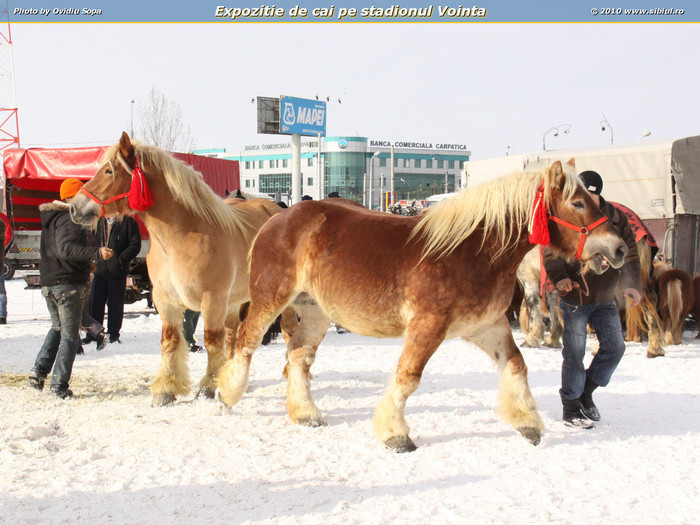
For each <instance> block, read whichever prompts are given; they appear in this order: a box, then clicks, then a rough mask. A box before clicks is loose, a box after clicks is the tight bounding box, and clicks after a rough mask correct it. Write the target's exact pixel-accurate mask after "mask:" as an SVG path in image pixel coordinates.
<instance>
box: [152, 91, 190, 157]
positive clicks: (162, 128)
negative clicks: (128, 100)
mask: <svg viewBox="0 0 700 525" xmlns="http://www.w3.org/2000/svg"><path fill="white" fill-rule="evenodd" d="M139 113H140V117H141V118H140V120H141V123H140V124H141V125H140V127H139V134H140V135H141V136H140V137H139V138H140V139H141V140H142V141H143V142H144V143H146V144H153V145H154V146H158V147H159V148H162V149H164V150H166V151H180V152H187V151H193V150H194V148H195V141H194V138H193V137H192V133H191V131H190V128H189V126H187V127H185V125H184V124H183V122H182V110H181V109H180V104H178V103H177V102H175V101H172V100H168V98H167V97H166V96H165V95H164V94H163V93H161V92H160V91H158V90H156V88H151V92H150V93H149V95H148V99H147V100H146V102H145V103H144V104H139Z"/></svg>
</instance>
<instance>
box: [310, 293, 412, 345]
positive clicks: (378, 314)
mask: <svg viewBox="0 0 700 525" xmlns="http://www.w3.org/2000/svg"><path fill="white" fill-rule="evenodd" d="M316 301H317V302H318V304H319V306H320V307H321V309H322V310H323V311H324V312H326V313H327V314H328V316H329V317H330V318H331V319H332V320H333V321H334V322H335V323H336V324H339V325H341V326H342V327H343V328H346V329H348V330H350V331H351V332H352V333H355V334H359V335H365V336H369V337H402V336H403V333H404V331H405V329H406V324H405V322H404V321H403V319H402V318H401V316H400V315H399V312H398V311H397V310H398V309H395V308H387V307H386V306H385V305H382V304H368V303H363V302H354V301H347V300H340V299H338V298H335V299H333V298H330V297H328V296H327V294H325V295H324V294H319V296H316Z"/></svg>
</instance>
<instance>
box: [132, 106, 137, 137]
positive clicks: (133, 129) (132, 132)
mask: <svg viewBox="0 0 700 525" xmlns="http://www.w3.org/2000/svg"><path fill="white" fill-rule="evenodd" d="M134 102H136V100H135V99H133V98H132V99H131V138H134Z"/></svg>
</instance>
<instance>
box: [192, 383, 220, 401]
mask: <svg viewBox="0 0 700 525" xmlns="http://www.w3.org/2000/svg"><path fill="white" fill-rule="evenodd" d="M215 394H216V390H214V389H212V388H211V387H209V386H203V387H201V388H200V389H199V390H197V394H196V395H195V396H194V397H195V399H200V398H203V399H214V395H215Z"/></svg>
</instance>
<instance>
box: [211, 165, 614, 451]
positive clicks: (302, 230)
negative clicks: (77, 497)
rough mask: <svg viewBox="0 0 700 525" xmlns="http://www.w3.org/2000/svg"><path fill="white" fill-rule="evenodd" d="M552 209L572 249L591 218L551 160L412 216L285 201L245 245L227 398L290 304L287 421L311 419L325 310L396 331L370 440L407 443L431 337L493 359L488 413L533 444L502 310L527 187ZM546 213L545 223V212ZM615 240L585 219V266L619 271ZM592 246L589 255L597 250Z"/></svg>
mask: <svg viewBox="0 0 700 525" xmlns="http://www.w3.org/2000/svg"><path fill="white" fill-rule="evenodd" d="M541 184H543V188H544V196H545V200H546V203H547V204H548V206H549V208H548V209H549V211H550V212H551V214H552V215H553V216H556V217H559V218H561V219H564V220H565V221H568V222H569V223H571V224H573V225H576V226H577V230H576V231H574V230H573V229H570V228H569V227H566V226H563V225H560V224H558V223H554V222H549V224H548V226H547V223H545V225H544V227H545V228H547V227H548V228H549V232H550V235H551V242H552V245H553V246H555V247H556V248H558V249H560V250H561V251H562V252H563V253H564V254H567V255H573V254H574V253H575V252H576V251H577V247H578V244H579V240H580V239H581V238H582V235H583V234H582V233H581V231H580V230H581V228H580V227H584V226H587V225H591V224H592V223H594V222H595V221H596V220H598V219H600V218H601V214H600V211H599V209H598V207H597V206H596V205H595V204H594V203H593V201H592V199H591V197H590V196H589V195H588V193H587V192H586V190H585V189H584V188H583V187H582V186H581V185H580V183H579V181H578V177H576V176H575V175H574V174H573V173H568V172H566V173H565V172H564V169H563V167H562V165H561V163H560V162H556V163H554V164H553V165H552V166H551V167H550V168H549V169H548V170H545V171H543V172H537V173H520V174H517V175H514V176H511V177H506V178H503V179H499V180H496V181H492V182H490V183H488V184H483V185H480V186H477V187H474V188H470V189H469V190H468V191H466V190H464V191H463V192H461V193H460V194H459V195H458V196H456V197H454V198H452V199H448V200H445V201H443V202H442V203H441V204H439V205H437V206H435V207H434V208H433V209H432V210H431V211H429V212H428V213H426V214H424V215H422V216H418V217H403V216H397V215H392V214H387V213H381V212H373V211H369V210H366V209H364V208H359V207H357V206H351V205H349V204H347V202H343V201H342V200H339V199H328V200H324V201H307V202H301V203H298V204H295V205H294V206H292V207H291V208H290V209H289V210H287V211H286V212H285V213H283V214H281V215H277V216H276V217H273V218H272V219H271V220H270V221H269V222H268V223H267V224H266V225H265V226H264V227H263V228H262V229H261V230H260V233H259V234H258V237H257V238H256V241H255V243H254V245H253V248H252V250H251V261H250V265H251V266H250V271H251V280H250V283H251V304H250V310H249V312H248V317H247V318H246V319H245V321H244V322H243V323H242V324H241V326H240V328H239V332H238V337H239V339H238V344H237V346H236V353H235V356H234V358H233V359H232V360H230V361H229V362H227V363H226V365H224V367H222V369H221V372H220V374H219V377H218V379H217V383H218V385H219V388H220V394H221V399H222V401H223V402H224V403H225V404H226V405H228V406H231V405H232V404H234V403H236V402H237V401H238V400H239V399H240V397H241V396H242V395H243V393H244V392H245V389H246V386H247V384H248V373H249V367H250V359H251V357H252V354H253V352H254V351H255V349H256V348H257V347H258V345H259V344H260V341H261V338H262V336H263V334H264V332H265V328H266V327H267V325H268V324H269V323H270V322H271V321H272V320H273V319H274V318H275V317H276V316H277V315H278V314H279V313H280V312H281V311H282V309H283V308H284V307H285V306H287V305H288V304H291V303H293V302H294V304H295V306H296V307H300V308H301V309H302V310H301V321H300V324H299V326H298V327H297V330H296V332H295V333H294V335H293V336H292V338H291V339H290V342H289V345H288V361H289V368H288V374H287V410H288V413H289V416H290V418H291V419H292V421H294V422H298V423H306V424H310V425H319V424H322V420H321V414H320V412H319V410H318V408H317V407H316V406H315V405H314V403H313V400H312V398H311V391H310V388H309V369H310V367H311V364H312V363H313V361H314V358H315V354H316V349H317V347H318V345H319V344H320V342H321V340H322V339H323V337H324V335H325V334H326V331H327V329H328V326H329V324H330V322H331V320H333V321H336V322H338V323H340V324H342V325H343V326H344V327H347V328H348V330H350V331H352V332H354V333H358V334H362V335H367V336H373V337H402V336H403V337H404V348H403V353H402V354H401V357H400V359H399V363H398V368H397V370H396V373H395V375H394V377H393V379H392V380H391V383H390V385H389V388H388V391H387V393H386V395H385V397H384V399H383V400H382V401H381V403H380V404H379V407H378V408H377V411H376V414H375V417H374V427H375V432H376V434H377V437H378V438H379V439H380V440H381V441H382V442H383V443H384V444H385V445H386V446H387V447H389V448H391V449H394V450H396V451H398V452H403V451H411V450H414V449H415V445H414V444H413V441H412V440H411V439H410V437H409V435H408V434H409V428H408V425H407V424H406V421H405V420H404V408H405V405H406V400H407V398H408V397H409V396H410V395H411V393H413V392H414V391H415V390H416V389H417V388H418V385H419V382H420V378H421V375H422V372H423V368H424V367H425V365H426V363H427V362H428V360H429V359H430V357H431V356H432V355H433V353H434V352H435V351H436V350H437V348H438V346H440V343H441V342H442V341H443V340H444V339H448V338H454V337H463V338H464V339H466V340H467V341H470V342H472V343H475V344H476V345H477V346H479V347H480V348H481V349H482V350H484V351H485V352H486V353H487V354H488V355H490V356H491V357H492V358H493V360H494V361H495V362H496V363H497V365H498V368H499V370H500V373H501V381H500V403H499V404H500V411H501V414H502V415H503V417H504V418H505V419H506V421H508V422H509V423H510V424H512V425H513V426H514V427H515V428H516V429H517V430H518V431H520V432H521V433H522V434H523V435H524V436H525V437H526V438H527V439H529V440H530V441H531V442H532V443H533V444H535V445H536V444H538V443H539V441H540V433H541V429H542V428H543V424H542V420H541V418H540V416H539V414H538V412H537V408H536V405H535V400H534V399H533V397H532V394H531V392H530V389H529V387H528V383H527V367H526V366H525V362H524V360H523V357H522V355H521V353H520V351H519V350H518V347H517V346H516V344H515V342H514V341H513V336H512V334H511V331H510V326H509V324H508V320H507V318H506V316H505V315H504V314H505V311H506V309H507V307H508V305H509V303H510V300H511V296H512V294H513V287H514V286H515V273H516V270H517V268H518V264H519V263H520V261H521V260H522V259H523V257H524V256H525V254H526V253H527V252H528V251H529V250H531V249H532V244H530V242H529V241H528V235H527V229H528V219H529V217H530V212H531V210H532V207H533V202H534V200H535V195H536V193H537V188H538V186H540V185H541ZM545 221H546V219H545ZM625 253H626V248H625V245H624V243H623V242H622V241H621V239H620V238H619V237H618V235H617V234H616V233H615V231H614V230H613V228H612V227H611V226H610V225H609V223H603V225H602V226H600V227H598V228H595V229H593V230H592V231H590V233H589V235H588V239H587V240H586V242H585V244H584V249H583V254H582V259H584V260H586V261H587V264H588V265H589V266H590V267H591V269H592V270H593V271H595V272H597V273H600V272H601V271H602V267H603V266H604V265H605V264H606V263H605V262H604V260H607V261H609V262H610V264H612V265H613V266H614V267H619V266H620V265H621V264H622V262H623V259H624V256H625ZM600 255H602V257H600Z"/></svg>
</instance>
